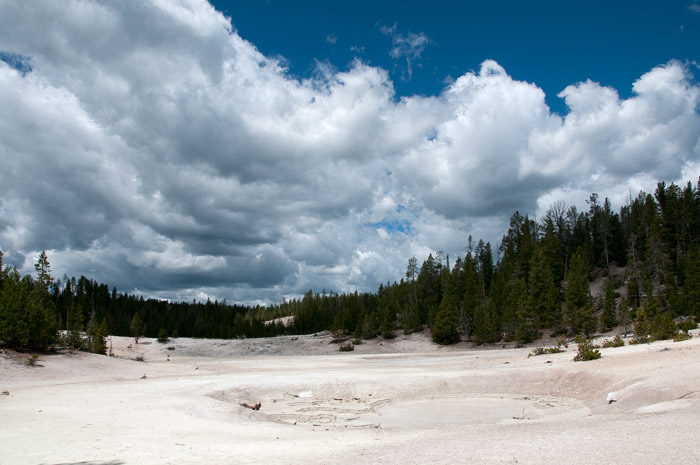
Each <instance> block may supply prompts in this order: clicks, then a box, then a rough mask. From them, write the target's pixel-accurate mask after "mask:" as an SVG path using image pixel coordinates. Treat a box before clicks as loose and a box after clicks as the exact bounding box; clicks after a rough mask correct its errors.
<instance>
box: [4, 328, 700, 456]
mask: <svg viewBox="0 0 700 465" xmlns="http://www.w3.org/2000/svg"><path fill="white" fill-rule="evenodd" d="M693 333H694V334H695V337H694V338H693V339H691V340H689V341H684V342H672V341H660V342H655V343H653V344H646V345H636V346H625V347H621V348H610V349H601V352H602V358H601V359H599V360H594V361H589V362H574V361H573V358H574V355H575V354H576V349H575V347H574V345H571V346H569V347H568V348H567V349H566V351H565V352H563V353H558V354H550V355H542V356H532V357H528V354H529V353H530V352H531V351H532V349H533V347H534V346H531V347H527V348H520V349H515V348H502V347H501V346H500V345H499V346H492V347H486V348H470V345H467V344H466V343H461V344H458V345H456V346H450V347H439V346H436V345H433V344H432V343H430V342H429V340H428V336H427V335H426V334H413V335H410V336H403V335H401V336H399V337H398V338H397V339H394V340H391V341H382V340H380V339H377V340H375V341H371V342H368V343H365V344H362V345H359V346H357V347H356V349H355V351H354V352H349V353H340V352H338V346H337V345H335V344H329V341H330V336H328V335H317V336H299V337H296V336H295V337H281V338H274V339H247V340H232V341H223V340H194V339H187V338H179V339H172V340H170V341H169V342H167V343H165V344H160V343H158V342H157V341H155V340H153V339H146V338H142V339H140V341H139V344H135V343H134V340H133V339H130V338H120V337H112V338H111V339H112V344H113V351H114V355H115V356H114V357H106V356H99V355H91V354H85V353H67V352H66V353H59V354H55V355H42V356H41V357H40V359H39V362H38V366H27V365H26V363H25V361H26V359H27V357H28V355H29V354H17V353H14V352H11V351H4V352H3V353H2V356H0V391H3V395H1V396H0V444H2V447H1V448H0V463H1V464H12V465H21V464H52V465H53V464H90V465H117V464H180V465H182V464H207V465H214V464H271V463H280V464H281V463H284V464H304V465H312V464H360V463H397V464H412V463H415V464H427V463H430V464H455V463H469V464H482V463H483V464H504V463H507V464H515V463H517V464H545V463H562V464H563V463H574V464H635V465H638V464H659V463H698V457H700V433H699V432H700V337H698V336H697V330H696V331H693ZM140 357H142V358H143V360H144V361H136V360H133V359H136V358H140ZM257 403H260V404H261V405H260V409H259V410H253V409H250V408H248V407H246V406H243V405H241V404H248V405H249V406H255V404H257Z"/></svg>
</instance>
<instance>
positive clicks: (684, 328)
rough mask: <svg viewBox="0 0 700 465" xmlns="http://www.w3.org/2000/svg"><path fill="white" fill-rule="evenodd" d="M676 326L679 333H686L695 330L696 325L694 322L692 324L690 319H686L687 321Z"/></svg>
mask: <svg viewBox="0 0 700 465" xmlns="http://www.w3.org/2000/svg"><path fill="white" fill-rule="evenodd" d="M676 326H677V327H678V329H679V330H680V331H683V332H686V333H687V332H688V331H690V330H691V329H697V327H698V324H697V323H696V322H694V321H693V320H692V319H688V320H683V321H679V322H678V324H677V325H676Z"/></svg>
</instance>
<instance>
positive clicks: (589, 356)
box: [574, 336, 600, 362]
mask: <svg viewBox="0 0 700 465" xmlns="http://www.w3.org/2000/svg"><path fill="white" fill-rule="evenodd" d="M576 342H577V343H578V353H577V354H576V357H574V362H587V361H589V360H596V359H599V358H600V351H599V350H598V349H596V348H595V347H594V346H593V343H591V340H590V339H587V338H583V337H581V336H578V337H576Z"/></svg>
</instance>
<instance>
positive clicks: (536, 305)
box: [528, 247, 561, 327]
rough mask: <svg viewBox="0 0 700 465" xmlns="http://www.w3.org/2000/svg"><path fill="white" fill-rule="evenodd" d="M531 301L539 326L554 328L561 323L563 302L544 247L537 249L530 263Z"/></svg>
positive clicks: (529, 285) (529, 283)
mask: <svg viewBox="0 0 700 465" xmlns="http://www.w3.org/2000/svg"><path fill="white" fill-rule="evenodd" d="M528 290H529V299H530V304H531V306H532V310H533V313H534V317H535V318H536V319H535V320H534V321H535V323H536V324H537V325H538V326H545V327H553V326H559V325H560V323H561V300H560V298H559V290H558V289H557V287H556V285H555V283H554V276H553V274H552V271H551V268H550V266H549V263H548V262H547V257H546V256H545V254H544V250H543V248H542V247H537V248H536V249H535V252H534V254H533V255H532V260H531V261H530V276H529V278H528Z"/></svg>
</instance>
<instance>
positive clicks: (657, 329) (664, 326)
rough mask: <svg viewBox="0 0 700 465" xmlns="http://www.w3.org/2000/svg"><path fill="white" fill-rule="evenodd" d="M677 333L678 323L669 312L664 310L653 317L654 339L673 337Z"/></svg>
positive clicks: (652, 333)
mask: <svg viewBox="0 0 700 465" xmlns="http://www.w3.org/2000/svg"><path fill="white" fill-rule="evenodd" d="M675 333H676V324H675V323H674V322H673V318H672V317H671V314H670V313H669V312H664V313H662V314H661V315H658V316H656V318H654V319H653V327H652V330H651V339H652V341H660V340H662V339H671V338H673V335H674V334H675Z"/></svg>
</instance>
